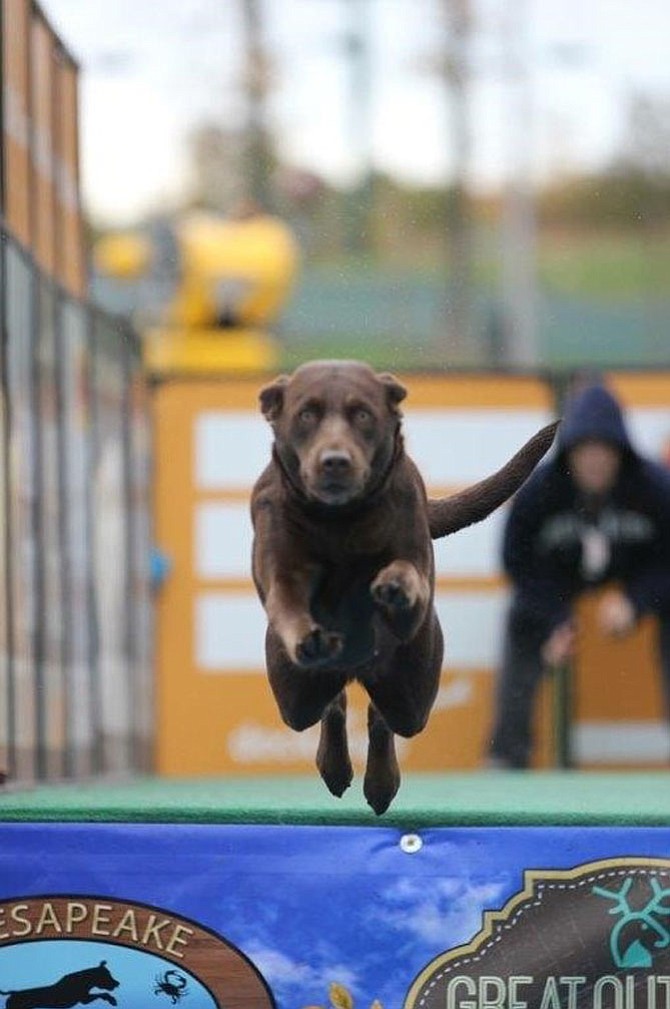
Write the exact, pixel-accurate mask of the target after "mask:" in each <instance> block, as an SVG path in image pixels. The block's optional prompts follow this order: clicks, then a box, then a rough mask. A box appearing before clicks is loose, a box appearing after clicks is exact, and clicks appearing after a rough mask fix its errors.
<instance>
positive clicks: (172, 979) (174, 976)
mask: <svg viewBox="0 0 670 1009" xmlns="http://www.w3.org/2000/svg"><path fill="white" fill-rule="evenodd" d="M154 995H167V997H168V998H169V999H170V1001H171V1002H172V1005H176V1004H177V1002H179V1000H180V999H183V998H184V996H185V995H188V983H187V981H186V978H185V977H184V975H183V974H180V973H179V971H178V970H166V971H165V973H164V974H163V976H162V977H161V975H160V974H157V975H156V984H155V986H154Z"/></svg>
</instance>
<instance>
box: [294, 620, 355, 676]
mask: <svg viewBox="0 0 670 1009" xmlns="http://www.w3.org/2000/svg"><path fill="white" fill-rule="evenodd" d="M343 644H344V641H343V638H342V635H341V634H336V633H335V632H334V631H326V630H324V629H323V627H315V628H314V630H313V631H310V632H309V634H307V635H306V636H305V637H304V638H303V639H302V641H301V642H300V643H299V645H298V648H297V651H296V655H297V659H298V662H299V663H300V665H301V666H313V665H316V664H317V663H320V662H328V661H329V660H332V659H335V658H337V656H338V655H339V654H340V652H341V651H342V646H343Z"/></svg>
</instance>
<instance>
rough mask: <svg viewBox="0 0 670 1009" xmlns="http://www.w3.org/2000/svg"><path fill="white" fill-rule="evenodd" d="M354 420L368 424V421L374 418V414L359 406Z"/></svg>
mask: <svg viewBox="0 0 670 1009" xmlns="http://www.w3.org/2000/svg"><path fill="white" fill-rule="evenodd" d="M354 420H355V421H357V423H359V424H367V423H368V421H370V420H372V414H371V413H370V411H369V410H366V409H365V408H364V407H362V406H359V407H358V409H357V410H356V413H355V414H354Z"/></svg>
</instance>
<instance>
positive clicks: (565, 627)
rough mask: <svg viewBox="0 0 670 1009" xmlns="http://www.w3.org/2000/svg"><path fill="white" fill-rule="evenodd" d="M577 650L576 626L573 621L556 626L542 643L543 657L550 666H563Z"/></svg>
mask: <svg viewBox="0 0 670 1009" xmlns="http://www.w3.org/2000/svg"><path fill="white" fill-rule="evenodd" d="M574 651H575V628H574V626H573V624H572V622H571V621H566V622H565V623H564V624H559V626H558V627H556V628H554V630H553V631H552V632H551V634H550V635H549V637H548V638H547V640H546V641H545V643H544V644H543V645H542V658H543V659H544V661H545V662H546V664H547V665H548V666H562V665H563V663H564V662H567V660H568V659H569V658H571V657H572V655H573V654H574Z"/></svg>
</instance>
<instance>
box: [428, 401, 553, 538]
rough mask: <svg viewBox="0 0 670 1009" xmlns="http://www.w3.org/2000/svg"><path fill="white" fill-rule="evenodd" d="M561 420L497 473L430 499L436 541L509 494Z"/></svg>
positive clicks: (544, 449) (548, 443)
mask: <svg viewBox="0 0 670 1009" xmlns="http://www.w3.org/2000/svg"><path fill="white" fill-rule="evenodd" d="M559 423H560V421H554V423H553V424H548V425H547V426H546V427H543V428H542V430H541V431H538V432H537V434H535V435H533V437H532V438H531V439H530V440H529V441H527V442H526V444H525V445H524V446H523V448H521V449H519V451H518V452H517V453H516V455H514V456H512V458H511V459H510V461H509V462H508V463H505V465H504V466H503V467H502V469H499V470H498V472H497V473H494V474H493V475H492V476H489V477H487V478H486V479H485V480H481V481H480V482H479V483H476V484H474V485H473V486H472V487H468V488H467V490H464V491H461V492H460V493H458V494H454V495H453V496H452V497H445V498H430V499H429V500H428V522H429V526H430V535H431V537H432V538H433V539H434V540H437V539H440V537H442V536H449V534H450V533H455V532H458V530H459V529H464V528H465V527H466V526H471V525H472V524H473V523H474V522H481V520H482V519H485V518H486V517H487V515H490V514H491V512H492V511H495V510H496V508H499V507H500V505H501V504H503V503H504V502H505V501H506V500H507V498H508V497H510V496H511V495H512V494H513V493H514V492H515V491H516V490H518V488H519V487H520V486H521V484H522V483H523V482H524V480H525V479H526V477H527V476H529V475H530V473H531V472H532V470H533V468H534V467H535V466H536V464H537V463H538V462H539V461H540V459H541V458H542V456H543V455H544V454H545V452H547V450H548V449H549V447H550V446H551V444H552V442H553V440H554V436H555V434H556V429H557V428H558V425H559Z"/></svg>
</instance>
